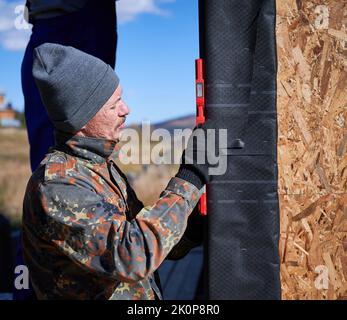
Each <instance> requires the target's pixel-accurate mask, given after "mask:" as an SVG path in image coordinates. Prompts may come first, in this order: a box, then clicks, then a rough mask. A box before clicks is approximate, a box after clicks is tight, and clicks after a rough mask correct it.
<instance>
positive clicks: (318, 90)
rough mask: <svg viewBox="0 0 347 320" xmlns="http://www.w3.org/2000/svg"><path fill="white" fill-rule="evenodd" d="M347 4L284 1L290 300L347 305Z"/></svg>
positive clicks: (284, 206)
mask: <svg viewBox="0 0 347 320" xmlns="http://www.w3.org/2000/svg"><path fill="white" fill-rule="evenodd" d="M346 30H347V0H331V1H328V0H326V1H324V0H320V1H318V0H315V1H313V0H277V52H278V83H277V84H278V99H277V101H278V106H277V108H278V125H279V127H278V161H279V196H280V209H281V210H280V212H281V238H280V255H281V262H282V264H281V278H282V298H283V299H347V33H346Z"/></svg>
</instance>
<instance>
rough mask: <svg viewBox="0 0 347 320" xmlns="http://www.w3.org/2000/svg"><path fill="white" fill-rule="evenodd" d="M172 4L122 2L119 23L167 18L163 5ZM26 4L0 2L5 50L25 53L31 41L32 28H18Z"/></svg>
mask: <svg viewBox="0 0 347 320" xmlns="http://www.w3.org/2000/svg"><path fill="white" fill-rule="evenodd" d="M170 2H175V0H120V1H118V2H117V17H118V23H119V24H124V23H127V22H131V21H134V20H135V19H136V18H137V17H138V16H139V15H141V14H155V15H161V16H167V15H168V14H169V12H168V11H167V10H165V9H163V8H162V5H163V4H165V3H170ZM24 3H25V1H24V0H21V1H19V0H18V1H11V2H10V1H8V0H0V46H2V47H3V48H4V49H7V50H14V51H23V50H24V49H25V47H26V45H27V43H28V41H29V38H30V34H31V28H29V29H27V28H26V29H25V28H23V27H22V28H18V24H19V26H23V25H24V21H23V18H22V17H23V16H22V10H21V9H22V8H23V4H24ZM18 6H19V7H18ZM16 8H17V11H16ZM16 26H17V27H16ZM26 26H28V25H26Z"/></svg>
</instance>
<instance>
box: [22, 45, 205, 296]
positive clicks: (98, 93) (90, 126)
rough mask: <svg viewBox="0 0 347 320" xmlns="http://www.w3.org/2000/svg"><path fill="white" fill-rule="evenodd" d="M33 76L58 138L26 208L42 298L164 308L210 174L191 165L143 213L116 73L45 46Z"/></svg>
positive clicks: (27, 251)
mask: <svg viewBox="0 0 347 320" xmlns="http://www.w3.org/2000/svg"><path fill="white" fill-rule="evenodd" d="M33 75H34V78H35V81H36V84H37V86H38V88H39V91H40V95H41V98H42V101H43V103H44V105H45V107H46V109H47V113H48V115H49V117H50V120H51V121H52V123H53V124H54V127H55V130H56V132H55V138H56V144H55V146H54V147H53V148H51V149H50V151H49V153H48V154H47V155H46V157H45V159H44V160H43V161H42V162H41V164H40V166H39V167H38V169H37V170H36V171H35V172H34V173H33V175H32V177H31V179H30V181H29V183H28V186H27V190H26V194H25V199H24V206H23V210H24V213H23V247H24V258H25V263H26V264H27V266H28V268H29V273H30V278H31V280H32V283H33V287H34V289H35V292H36V294H37V296H38V298H39V299H161V291H160V289H159V287H160V285H159V283H158V276H157V273H156V270H157V268H158V267H159V266H160V264H161V263H162V262H163V260H164V259H165V258H166V257H167V256H168V255H169V254H170V255H173V256H175V254H176V255H177V257H179V256H180V255H182V252H186V251H187V250H189V248H191V247H193V246H194V242H192V241H191V239H189V236H187V235H186V234H185V235H184V236H183V234H184V232H185V229H186V226H187V220H188V217H189V216H190V215H191V213H192V211H193V209H194V207H195V206H196V204H197V202H198V200H199V197H200V195H201V193H202V192H203V189H202V187H203V186H204V184H206V183H207V182H208V181H209V175H208V166H207V164H197V163H196V162H192V163H191V162H190V163H189V164H188V163H187V162H188V161H183V163H182V164H181V166H180V169H179V171H178V173H177V174H176V176H175V177H173V178H172V179H171V180H170V181H169V183H168V185H167V187H166V188H165V190H164V191H163V192H162V193H161V194H160V198H159V200H158V201H157V202H156V203H155V204H154V205H152V206H148V207H143V204H142V203H141V202H140V201H139V200H138V199H137V197H136V195H135V192H134V191H133V189H132V188H131V187H130V185H129V184H128V182H127V179H126V177H125V176H124V174H123V173H122V172H121V171H120V170H119V168H118V167H117V165H116V163H115V161H116V159H117V155H118V152H119V147H118V144H117V142H118V141H119V138H120V134H121V131H122V128H123V127H124V122H125V119H126V116H127V115H128V114H129V109H128V107H127V105H126V104H125V103H124V102H123V100H122V97H121V94H122V90H121V87H120V85H119V79H118V77H117V76H116V74H115V73H114V71H113V70H112V68H111V67H110V66H109V65H107V64H105V63H104V62H103V61H101V60H99V59H98V58H95V57H93V56H90V55H88V54H86V53H83V52H81V51H79V50H77V49H75V48H72V47H65V46H61V45H57V44H50V43H46V44H43V45H41V46H39V47H38V48H36V49H35V51H34V65H33ZM188 148H191V149H190V150H189V154H193V155H196V154H197V152H199V150H196V148H197V146H196V144H193V143H189V142H188V147H187V149H186V151H185V152H186V154H188V152H187V150H188ZM183 157H184V155H183V156H182V158H183ZM180 246H181V247H182V248H181V249H180ZM173 248H174V250H172V249H173ZM187 248H188V249H187Z"/></svg>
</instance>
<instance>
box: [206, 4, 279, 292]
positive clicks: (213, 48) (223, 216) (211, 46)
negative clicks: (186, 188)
mask: <svg viewBox="0 0 347 320" xmlns="http://www.w3.org/2000/svg"><path fill="white" fill-rule="evenodd" d="M199 13H200V51H201V52H200V55H201V58H203V59H204V62H205V83H206V118H207V119H210V120H211V121H212V123H213V126H214V127H216V128H225V129H228V144H227V149H224V150H220V152H221V154H222V157H224V159H225V160H226V161H227V165H228V169H227V172H226V173H225V174H223V175H218V176H213V180H212V182H211V183H210V184H209V185H208V186H207V201H208V202H207V211H208V241H207V247H206V250H207V252H206V253H207V254H206V255H205V256H206V264H205V275H206V280H207V282H206V286H207V291H208V296H207V297H208V298H209V299H280V279H279V255H278V240H279V205H278V195H277V154H276V151H277V114H276V73H277V56H276V42H275V40H276V38H275V17H276V8H275V0H242V1H240V0H200V1H199Z"/></svg>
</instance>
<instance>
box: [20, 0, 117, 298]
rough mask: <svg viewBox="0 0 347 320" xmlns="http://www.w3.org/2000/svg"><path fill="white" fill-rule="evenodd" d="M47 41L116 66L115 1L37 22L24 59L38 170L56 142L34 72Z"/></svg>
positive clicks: (30, 130) (34, 161) (27, 114)
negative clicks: (35, 57)
mask: <svg viewBox="0 0 347 320" xmlns="http://www.w3.org/2000/svg"><path fill="white" fill-rule="evenodd" d="M46 42H50V43H58V44H62V45H66V46H72V47H74V48H76V49H79V50H81V51H84V52H86V53H89V54H91V55H93V56H95V57H97V58H100V59H101V60H103V61H104V62H106V63H107V64H109V65H110V66H111V67H112V68H114V67H115V60H116V48H117V20H116V9H115V0H103V1H96V0H90V1H89V2H88V4H87V5H86V6H85V7H84V8H83V9H81V10H79V11H77V12H73V13H69V14H65V15H62V16H58V17H55V18H49V19H39V20H37V21H34V22H33V29H32V35H31V37H30V41H29V43H28V45H27V48H26V51H25V54H24V58H23V62H22V89H23V94H24V107H25V119H26V126H27V131H28V139H29V144H30V164H31V169H32V171H35V170H36V168H37V167H38V165H39V164H40V162H41V161H42V159H43V158H44V156H45V154H46V153H47V151H48V149H49V148H50V147H51V146H53V144H54V137H53V125H52V123H51V122H50V120H49V119H48V116H47V113H46V110H45V107H44V105H43V104H42V101H41V98H40V94H39V91H38V88H37V86H36V84H35V81H34V78H33V75H32V66H33V50H34V49H35V48H36V47H37V46H39V45H41V44H43V43H46ZM16 264H17V265H20V264H24V262H23V250H22V247H21V245H20V246H19V248H18V250H17V259H16ZM29 272H30V270H29ZM33 295H34V293H33V291H32V290H21V291H18V290H16V289H14V299H17V300H22V299H30V298H32V297H33Z"/></svg>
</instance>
